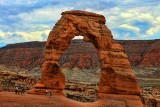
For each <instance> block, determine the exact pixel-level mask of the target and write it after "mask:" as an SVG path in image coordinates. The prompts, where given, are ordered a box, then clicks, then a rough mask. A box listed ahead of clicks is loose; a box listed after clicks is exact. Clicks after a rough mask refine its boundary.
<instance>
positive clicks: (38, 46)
mask: <svg viewBox="0 0 160 107" xmlns="http://www.w3.org/2000/svg"><path fill="white" fill-rule="evenodd" d="M117 42H118V43H120V44H121V45H122V46H123V47H124V49H125V51H126V53H127V55H128V57H129V61H130V63H131V65H132V67H140V68H159V66H160V39H156V40H117ZM44 52H45V42H38V41H35V42H25V43H16V44H9V45H7V46H5V47H3V48H0V64H1V65H6V66H16V67H19V68H24V69H28V70H32V69H33V68H35V67H40V66H41V65H42V64H43V62H44ZM59 64H60V66H61V67H63V68H64V67H69V68H74V67H78V68H87V69H89V68H95V67H100V61H99V56H98V51H97V50H96V48H95V47H94V46H93V45H92V43H90V42H84V41H82V40H72V42H71V44H70V46H69V47H68V49H67V50H66V51H65V52H64V54H63V56H62V57H61V59H60V60H59Z"/></svg>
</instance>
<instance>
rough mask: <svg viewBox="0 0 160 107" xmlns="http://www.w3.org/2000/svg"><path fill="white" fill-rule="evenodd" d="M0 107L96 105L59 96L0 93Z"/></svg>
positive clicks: (84, 106)
mask: <svg viewBox="0 0 160 107" xmlns="http://www.w3.org/2000/svg"><path fill="white" fill-rule="evenodd" d="M0 107H94V105H92V104H91V103H81V102H77V101H74V100H70V99H67V98H66V97H63V96H58V95H53V96H45V95H31V94H24V95H17V94H15V93H13V92H0Z"/></svg>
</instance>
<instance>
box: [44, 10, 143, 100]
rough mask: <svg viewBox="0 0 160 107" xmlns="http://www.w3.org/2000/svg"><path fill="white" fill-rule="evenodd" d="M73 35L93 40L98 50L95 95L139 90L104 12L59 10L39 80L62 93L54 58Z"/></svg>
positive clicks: (60, 76)
mask: <svg viewBox="0 0 160 107" xmlns="http://www.w3.org/2000/svg"><path fill="white" fill-rule="evenodd" d="M76 35H82V36H83V37H84V39H83V40H84V41H88V42H91V43H93V45H94V46H95V47H96V49H97V50H98V51H99V56H100V60H101V64H102V70H101V77H100V85H99V97H103V96H104V94H105V93H110V94H111V93H118V94H140V88H139V86H138V84H137V80H136V77H135V75H134V73H133V70H132V69H131V66H130V63H129V61H128V57H127V55H126V54H125V51H124V49H123V47H122V46H121V45H120V44H118V43H116V42H115V41H114V40H113V37H112V34H111V31H110V30H109V29H108V28H107V27H106V26H105V18H104V16H102V15H99V14H95V13H91V12H84V11H66V12H63V13H62V17H61V19H60V20H59V21H58V22H57V23H56V25H55V26H54V28H53V29H52V30H51V32H50V34H49V37H48V39H47V42H46V53H45V59H46V61H45V63H44V64H43V68H42V80H41V82H42V83H43V84H45V86H46V87H47V88H52V89H54V90H56V92H57V93H61V94H63V89H64V87H65V86H64V85H65V77H64V74H63V73H62V71H61V69H60V68H59V66H58V60H59V58H60V57H61V55H62V54H63V52H64V51H65V50H66V49H67V47H68V46H69V44H70V42H71V40H72V38H74V37H75V36H76ZM57 82H58V83H59V85H58V86H57Z"/></svg>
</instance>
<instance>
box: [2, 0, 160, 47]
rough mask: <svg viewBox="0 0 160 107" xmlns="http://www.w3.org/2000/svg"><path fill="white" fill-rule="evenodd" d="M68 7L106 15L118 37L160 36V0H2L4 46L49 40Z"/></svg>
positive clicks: (143, 38) (121, 38) (124, 38)
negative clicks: (48, 37)
mask: <svg viewBox="0 0 160 107" xmlns="http://www.w3.org/2000/svg"><path fill="white" fill-rule="evenodd" d="M67 10H84V11H91V12H95V13H99V14H102V15H104V16H105V18H106V21H107V23H106V25H107V27H108V28H109V29H111V31H112V34H113V37H114V39H120V40H148V39H160V12H159V11H160V0H0V13H1V16H0V47H2V46H4V45H6V44H12V43H18V42H28V41H45V40H46V39H47V36H48V33H49V31H50V30H51V29H52V28H53V26H54V25H55V23H56V22H57V21H58V19H59V18H60V17H61V12H63V11H67Z"/></svg>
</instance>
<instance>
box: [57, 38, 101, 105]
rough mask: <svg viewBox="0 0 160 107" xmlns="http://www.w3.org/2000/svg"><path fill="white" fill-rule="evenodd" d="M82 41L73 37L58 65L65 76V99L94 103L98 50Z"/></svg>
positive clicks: (96, 87)
mask: <svg viewBox="0 0 160 107" xmlns="http://www.w3.org/2000/svg"><path fill="white" fill-rule="evenodd" d="M83 39H84V37H83V36H75V37H74V38H73V39H72V41H71V43H70V44H69V46H68V48H67V49H66V50H65V51H64V53H63V54H62V56H61V58H60V59H59V61H58V63H59V66H60V68H61V70H62V72H63V73H64V75H65V89H64V92H65V94H66V96H67V98H69V99H73V100H77V101H80V102H94V101H96V100H97V92H98V84H99V81H100V71H101V63H100V58H99V54H98V50H97V49H96V48H95V47H94V45H93V44H92V43H91V42H85V41H83ZM73 93H74V94H73Z"/></svg>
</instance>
